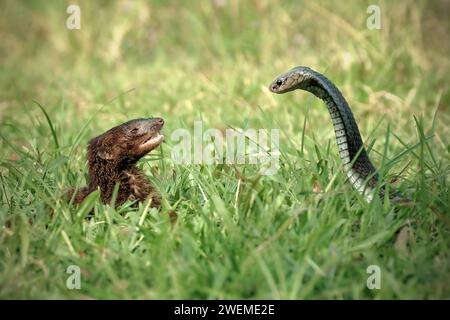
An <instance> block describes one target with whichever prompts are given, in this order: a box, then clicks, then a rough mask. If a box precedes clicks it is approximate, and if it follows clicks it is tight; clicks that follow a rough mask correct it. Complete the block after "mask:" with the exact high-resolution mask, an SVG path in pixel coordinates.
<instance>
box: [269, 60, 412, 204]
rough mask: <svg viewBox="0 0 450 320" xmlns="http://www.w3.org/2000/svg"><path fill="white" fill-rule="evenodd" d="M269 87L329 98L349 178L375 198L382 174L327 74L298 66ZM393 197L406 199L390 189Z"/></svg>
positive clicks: (381, 189) (382, 190)
mask: <svg viewBox="0 0 450 320" xmlns="http://www.w3.org/2000/svg"><path fill="white" fill-rule="evenodd" d="M269 89H270V91H271V92H273V93H278V94H280V93H286V92H289V91H293V90H296V89H302V90H306V91H309V92H311V93H312V94H314V95H315V96H317V97H318V98H320V99H322V100H323V101H324V102H325V104H326V106H327V108H328V111H329V113H330V116H331V120H332V122H333V127H334V132H335V135H336V143H337V147H338V150H339V155H340V158H341V160H342V163H343V166H344V171H345V173H346V175H347V178H348V181H349V182H350V183H351V185H352V186H353V187H354V188H355V189H356V190H357V191H358V192H359V193H361V194H362V195H363V196H364V198H365V199H366V201H367V202H370V201H372V200H373V197H374V193H375V190H376V187H377V184H378V181H379V175H378V173H377V171H376V170H375V167H374V165H373V164H372V162H371V161H370V159H369V156H368V154H367V151H366V148H365V147H364V144H363V142H362V138H361V134H360V133H359V129H358V125H357V124H356V121H355V118H354V117H353V113H352V111H351V110H350V107H349V106H348V103H347V101H346V100H345V98H344V97H343V95H342V94H341V92H340V91H339V89H338V88H336V86H335V85H334V84H333V83H332V82H331V81H330V80H328V79H327V78H326V77H325V76H324V75H322V74H321V73H319V72H317V71H314V70H312V69H310V68H308V67H295V68H293V69H291V70H289V71H287V72H286V73H284V74H282V75H280V76H279V77H277V78H276V79H275V80H274V81H273V82H272V83H271V84H270V87H269ZM378 190H379V192H378V194H379V196H380V197H381V198H382V199H383V198H384V195H385V192H386V188H385V186H384V185H381V186H380V187H379V189H378ZM389 197H390V199H391V200H393V201H396V202H397V201H402V200H406V199H405V198H404V197H403V196H401V194H400V193H399V192H398V191H392V192H390V193H389Z"/></svg>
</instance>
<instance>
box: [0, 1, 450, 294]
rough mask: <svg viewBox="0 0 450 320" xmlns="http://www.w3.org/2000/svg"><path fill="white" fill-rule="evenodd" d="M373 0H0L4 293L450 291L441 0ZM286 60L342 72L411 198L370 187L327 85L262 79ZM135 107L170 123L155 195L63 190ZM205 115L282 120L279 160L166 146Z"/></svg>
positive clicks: (387, 171)
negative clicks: (72, 20)
mask: <svg viewBox="0 0 450 320" xmlns="http://www.w3.org/2000/svg"><path fill="white" fill-rule="evenodd" d="M369 4H372V2H366V3H365V2H360V1H351V2H346V3H345V5H344V4H341V5H339V6H338V5H336V4H335V2H333V1H321V2H309V1H304V2H299V1H283V2H272V1H258V2H256V1H252V2H251V1H245V2H244V1H233V0H229V1H219V0H217V1H209V2H208V1H205V2H195V3H194V2H193V3H190V2H185V1H169V2H167V3H166V2H163V1H152V2H144V1H142V2H134V1H117V2H109V1H100V2H94V1H80V2H79V5H80V7H81V14H82V15H81V17H82V20H81V30H74V31H70V30H67V29H66V27H65V22H66V18H67V16H68V15H67V14H66V7H67V6H68V5H69V3H66V2H63V1H61V2H56V1H50V2H48V1H2V2H1V4H0V16H1V19H0V37H1V39H2V41H1V42H0V54H1V56H2V57H3V59H2V65H1V72H0V85H1V92H0V121H1V131H0V144H1V148H0V162H1V166H0V184H1V185H0V224H1V226H2V229H1V231H0V297H2V298H78V299H91V298H96V299H103V298H150V299H153V298H179V299H183V298H270V299H271V298H276V299H279V298H283V299H313V298H319V299H331V298H338V299H372V298H375V299H385V298H399V299H407V298H449V297H450V281H449V279H450V249H449V248H450V246H449V244H450V242H449V228H450V224H449V220H450V217H449V206H448V204H449V203H450V201H449V200H450V199H449V189H448V187H449V186H448V184H449V178H448V177H449V176H448V173H449V152H450V145H449V140H448V136H449V134H450V132H449V127H448V123H449V111H450V110H449V103H450V95H449V92H448V85H449V79H450V78H449V64H450V60H449V58H448V49H449V44H448V43H447V42H445V41H443V40H442V39H446V38H447V36H446V35H447V34H448V31H449V22H448V21H447V20H446V19H447V17H446V16H445V15H444V14H443V13H444V12H448V4H447V2H445V1H442V2H440V1H435V2H428V1H404V2H402V3H392V2H390V1H380V2H379V3H378V4H379V6H380V8H381V10H382V16H381V17H382V29H381V30H369V29H367V28H366V18H367V13H366V8H367V6H368V5H369ZM296 65H307V66H310V67H312V68H314V69H316V70H318V71H321V72H323V73H325V74H326V75H327V76H328V77H329V78H330V79H331V80H332V81H333V82H335V83H336V85H337V86H338V87H339V88H340V89H342V92H343V94H344V95H345V97H346V98H347V100H348V102H349V104H350V106H351V107H352V109H353V111H354V114H355V118H356V119H357V121H358V124H359V126H360V129H361V132H362V134H363V137H364V140H365V143H366V145H367V146H370V150H371V151H370V156H371V158H372V159H373V161H374V163H375V164H376V166H377V168H378V169H379V170H380V172H381V173H382V174H383V175H384V176H385V177H386V179H388V180H392V181H393V186H392V187H393V188H398V189H400V190H401V191H402V192H403V193H404V194H406V195H407V196H408V197H410V198H411V199H413V200H414V202H415V205H414V206H413V207H404V208H400V210H398V211H396V210H394V208H393V207H392V205H391V204H390V203H389V201H379V200H376V201H374V202H372V203H370V204H367V203H365V202H364V200H363V199H362V197H361V196H359V195H358V194H357V193H356V192H355V191H353V190H352V188H351V186H350V185H349V184H348V183H346V181H345V175H344V174H343V173H342V164H341V161H340V159H339V157H338V153H337V150H336V147H335V142H334V133H333V130H332V126H331V121H330V119H329V115H328V114H327V111H326V108H325V107H324V106H323V104H322V102H321V101H318V100H317V99H316V98H314V97H313V96H311V95H308V94H303V93H300V92H297V93H295V94H289V95H283V96H274V95H272V94H271V93H269V91H268V90H267V88H266V87H267V85H268V84H269V83H270V82H271V81H272V80H273V78H274V77H275V76H276V75H278V74H280V73H281V72H284V71H285V70H287V69H289V68H291V67H293V66H296ZM147 116H161V117H163V118H164V119H165V121H166V126H165V129H164V131H165V133H166V136H167V137H168V139H167V143H165V144H164V145H163V146H162V147H161V148H160V149H159V150H158V151H156V152H154V153H153V154H152V155H151V156H149V157H146V158H145V159H144V160H142V161H141V162H140V166H141V167H142V168H143V169H144V170H145V172H146V173H147V174H148V175H149V178H150V179H151V180H152V182H153V183H154V184H155V185H156V186H157V187H158V189H159V190H160V191H161V193H162V194H163V196H164V199H165V200H164V209H163V210H162V211H161V212H158V211H156V210H155V209H150V208H149V206H148V203H142V204H140V206H139V208H137V209H136V208H133V207H130V206H129V204H125V205H123V206H121V207H119V208H117V209H113V208H112V207H110V206H106V205H103V204H101V203H100V201H99V196H98V193H93V194H92V195H91V196H90V197H89V198H88V199H87V200H86V201H85V202H84V204H83V205H82V206H80V207H75V206H71V205H69V204H67V203H66V202H65V201H63V200H62V197H61V196H62V195H63V194H64V192H65V190H67V189H68V188H69V187H76V186H78V187H80V186H82V185H84V184H85V183H86V175H87V167H86V161H85V147H86V143H87V141H88V139H89V138H90V137H93V136H95V135H98V134H100V133H101V132H103V131H105V130H107V129H109V128H110V127H112V126H114V125H117V124H119V123H121V122H123V121H126V120H128V119H132V118H137V117H147ZM198 119H202V120H203V123H204V126H205V127H206V128H219V129H226V128H228V127H232V128H244V127H251V128H265V129H271V128H279V129H280V130H281V134H280V152H281V157H280V159H281V160H280V169H279V171H278V173H277V174H276V175H273V176H262V175H260V174H259V173H258V170H257V169H258V168H255V166H253V165H239V166H234V165H218V166H208V165H189V166H186V165H178V164H175V163H174V162H173V161H172V160H171V158H170V152H171V149H172V148H173V146H174V142H172V141H171V140H170V133H171V132H173V130H175V129H177V128H186V129H188V130H190V131H191V132H192V130H193V123H194V121H195V120H198ZM172 208H176V211H177V213H178V220H177V223H176V224H175V225H172V224H171V223H170V219H169V217H168V215H167V214H166V213H167V212H168V211H169V210H171V209H172ZM91 210H94V216H93V217H91V218H88V217H87V216H88V213H89V212H90V211H91ZM70 265H77V266H79V267H80V269H81V271H82V275H81V289H80V290H69V289H67V287H66V279H67V278H68V276H69V274H67V273H66V270H67V267H68V266H70ZM370 265H378V266H380V268H381V271H382V282H381V289H379V290H369V289H368V288H367V286H366V280H367V278H368V276H369V274H367V272H366V270H367V267H368V266H370Z"/></svg>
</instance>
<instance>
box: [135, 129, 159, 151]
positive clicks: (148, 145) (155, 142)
mask: <svg viewBox="0 0 450 320" xmlns="http://www.w3.org/2000/svg"><path fill="white" fill-rule="evenodd" d="M163 141H164V135H162V134H161V133H159V132H157V133H156V135H152V136H150V137H149V138H148V139H147V140H145V141H144V142H143V143H142V144H141V145H140V146H139V148H141V149H144V150H151V149H154V148H156V147H157V146H159V145H160V144H161V143H162V142H163Z"/></svg>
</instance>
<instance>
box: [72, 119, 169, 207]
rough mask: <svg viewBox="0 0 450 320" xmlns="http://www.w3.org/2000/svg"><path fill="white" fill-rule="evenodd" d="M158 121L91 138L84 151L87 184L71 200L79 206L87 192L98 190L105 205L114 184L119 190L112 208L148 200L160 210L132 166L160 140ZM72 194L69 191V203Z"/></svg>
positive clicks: (158, 201)
mask: <svg viewBox="0 0 450 320" xmlns="http://www.w3.org/2000/svg"><path fill="white" fill-rule="evenodd" d="M163 125H164V120H163V119H161V118H149V119H136V120H131V121H128V122H125V123H123V124H121V125H119V126H117V127H114V128H112V129H110V130H108V131H106V132H105V133H103V134H101V135H99V136H98V137H95V138H93V139H92V140H91V141H90V142H89V145H88V148H87V159H88V164H89V184H88V186H87V187H84V188H81V189H80V190H79V191H78V192H77V193H76V195H75V196H74V203H76V204H79V203H81V202H82V201H83V200H84V199H85V198H86V197H87V196H88V195H89V194H90V193H91V192H93V191H95V190H97V188H100V193H101V199H102V202H103V203H106V204H109V203H110V202H111V198H112V196H113V190H114V186H115V185H116V183H119V190H118V194H117V198H116V201H115V205H116V206H118V205H121V204H123V203H124V202H125V201H127V200H137V201H138V202H140V201H145V200H146V199H148V198H151V199H152V202H151V206H152V207H156V208H159V207H160V206H161V196H160V195H159V193H158V191H156V190H155V188H154V186H153V185H152V184H151V183H150V182H149V181H148V179H147V178H146V176H145V174H144V172H143V171H142V170H141V169H139V168H138V167H136V163H137V162H138V161H139V159H141V158H142V157H143V156H145V155H146V154H147V153H149V152H150V151H152V150H153V149H155V148H156V147H158V146H159V145H160V144H161V143H162V142H163V140H164V136H163V135H162V134H161V133H160V130H161V128H162V126H163ZM73 192H74V190H71V191H69V194H68V196H69V199H71V198H72V197H73Z"/></svg>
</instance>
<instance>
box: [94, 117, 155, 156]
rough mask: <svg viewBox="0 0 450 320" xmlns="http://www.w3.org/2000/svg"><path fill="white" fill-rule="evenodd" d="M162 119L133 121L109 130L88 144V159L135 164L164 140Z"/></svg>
mask: <svg viewBox="0 0 450 320" xmlns="http://www.w3.org/2000/svg"><path fill="white" fill-rule="evenodd" d="M163 125H164V120H163V119H162V118H148V119H135V120H130V121H128V122H125V123H123V124H121V125H119V126H117V127H114V128H112V129H109V130H108V131H106V132H105V133H103V134H101V135H99V136H98V137H95V138H94V139H92V140H91V141H90V142H89V147H88V158H89V160H90V161H92V160H94V159H99V158H100V159H103V160H107V161H114V162H136V161H138V160H139V159H140V158H142V157H143V156H145V155H146V154H147V153H149V152H150V151H152V150H153V149H155V148H156V147H158V146H159V145H160V144H161V143H162V142H163V140H164V136H163V135H162V134H161V133H160V130H161V128H162V127H163Z"/></svg>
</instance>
